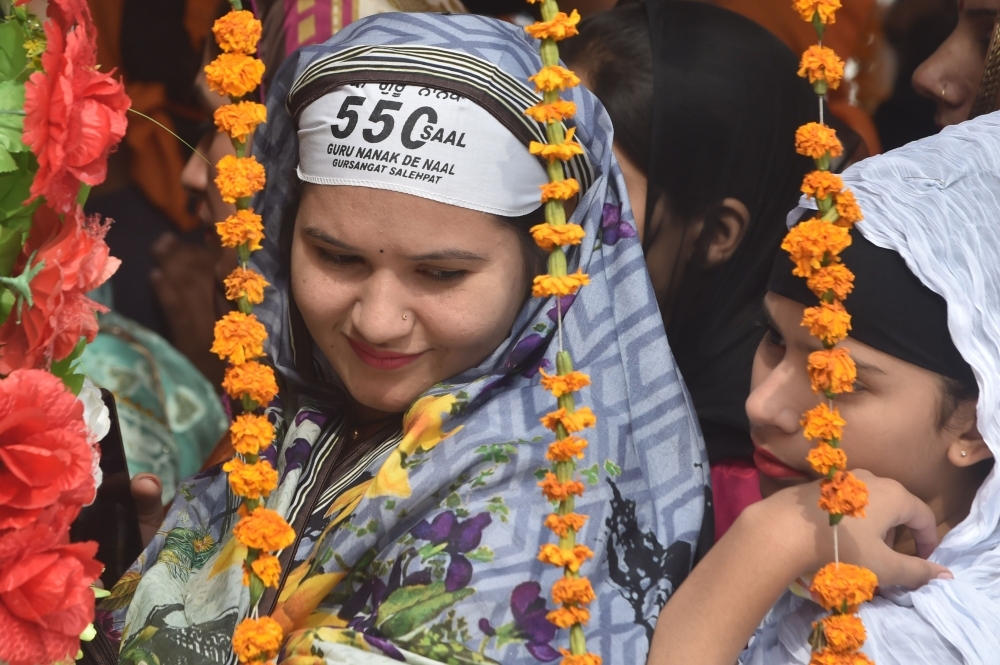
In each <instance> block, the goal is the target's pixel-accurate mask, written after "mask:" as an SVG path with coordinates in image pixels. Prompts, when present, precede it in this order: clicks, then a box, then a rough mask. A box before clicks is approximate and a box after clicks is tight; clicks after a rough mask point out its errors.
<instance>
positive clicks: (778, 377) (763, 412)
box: [746, 361, 815, 434]
mask: <svg viewBox="0 0 1000 665" xmlns="http://www.w3.org/2000/svg"><path fill="white" fill-rule="evenodd" d="M799 374H802V368H795V367H792V366H791V364H790V363H789V362H787V361H783V362H781V363H779V364H778V365H777V366H776V367H775V368H774V369H773V370H771V372H770V373H769V374H768V375H767V376H766V377H765V378H764V380H763V381H761V382H760V383H759V384H758V385H757V386H756V387H754V389H753V390H752V391H750V396H749V397H747V401H746V411H747V418H748V419H749V420H750V423H751V424H752V425H754V426H757V427H777V428H778V429H780V430H781V431H782V432H785V433H787V434H794V433H795V432H797V431H798V430H799V427H800V425H799V420H800V419H801V417H802V414H803V413H804V412H805V411H806V410H807V409H808V408H810V406H812V404H809V403H807V402H805V401H803V399H802V396H803V395H811V394H812V391H811V390H810V387H809V381H808V379H805V380H804V381H803V379H802V378H801V377H800V376H799ZM814 401H815V400H814Z"/></svg>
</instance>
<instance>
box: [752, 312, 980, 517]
mask: <svg viewBox="0 0 1000 665" xmlns="http://www.w3.org/2000/svg"><path fill="white" fill-rule="evenodd" d="M764 306H765V309H766V311H767V315H768V329H767V332H766V334H765V335H764V339H763V340H762V341H761V343H760V346H759V347H758V348H757V354H756V356H755V357H754V364H753V375H752V380H751V392H750V397H749V398H748V399H747V404H746V408H747V416H748V417H749V419H750V436H751V438H752V439H753V444H754V447H755V448H756V452H755V453H754V462H755V464H756V465H757V468H758V469H759V470H760V473H761V482H760V485H761V492H762V494H763V495H764V496H768V495H770V494H772V493H774V492H776V491H777V490H779V489H781V488H783V487H788V486H790V485H796V484H799V483H803V482H807V481H810V480H815V479H816V478H818V477H819V476H818V474H816V473H815V472H813V471H812V469H811V468H810V466H809V463H808V462H806V454H807V453H808V452H809V449H810V448H811V447H812V446H813V445H814V444H812V443H810V442H809V441H807V440H806V438H805V437H804V436H803V435H802V427H801V425H800V424H799V421H800V420H801V418H802V414H803V413H804V412H805V411H806V410H807V409H810V408H812V407H814V406H816V405H817V404H819V402H820V396H818V395H816V394H814V393H813V392H812V390H811V388H810V384H809V375H808V373H807V371H806V367H807V364H808V363H807V359H808V356H809V354H810V353H811V352H813V351H817V350H819V349H821V348H822V345H821V343H820V342H819V340H817V339H816V338H815V337H813V336H812V335H810V334H809V331H808V329H807V328H804V327H802V326H801V325H800V321H801V320H802V312H803V310H804V308H805V307H804V306H803V305H801V304H799V303H797V302H795V301H793V300H790V299H788V298H785V297H782V296H779V295H777V294H775V293H770V292H769V293H768V294H767V296H766V297H765V298H764ZM843 345H844V346H845V347H846V348H848V349H849V350H850V352H851V357H852V358H853V359H854V361H855V363H856V364H857V367H858V379H857V383H856V385H855V388H854V392H853V393H846V394H843V395H838V396H837V399H836V401H835V405H836V407H837V408H838V409H839V410H840V413H841V416H843V418H844V420H846V421H847V426H846V427H845V428H844V438H843V440H842V441H841V446H842V447H843V449H844V451H845V452H846V453H847V459H848V466H849V467H850V468H859V469H867V470H868V471H871V472H872V473H874V474H875V475H877V476H882V477H886V478H892V479H894V480H897V481H898V482H900V483H901V484H902V485H903V486H905V487H906V488H907V489H908V490H909V491H910V492H912V493H913V494H915V495H917V496H918V497H920V498H921V499H923V500H924V501H925V502H927V503H928V504H930V505H931V507H932V508H935V510H936V511H938V512H939V515H943V516H947V515H950V514H951V513H952V512H954V510H955V509H956V508H954V507H953V506H951V505H950V504H951V503H952V502H953V501H954V500H955V498H954V497H953V495H954V494H955V492H954V489H953V488H955V487H960V486H961V485H962V482H961V479H960V475H961V474H962V473H963V472H964V471H968V470H969V469H968V468H967V467H969V466H970V465H971V464H973V463H974V462H976V461H980V460H981V459H983V458H984V457H988V455H989V453H988V450H986V449H985V446H984V445H982V440H981V438H978V439H977V438H976V436H977V434H978V433H976V432H975V409H974V404H972V405H971V407H970V404H969V403H963V404H962V405H961V406H960V407H959V408H958V410H957V411H956V415H955V416H953V418H952V424H954V423H956V422H957V421H958V420H964V423H959V426H955V427H951V426H948V427H944V428H941V427H939V424H940V422H939V420H940V414H941V406H942V405H941V400H942V387H941V379H940V377H939V375H937V374H935V373H934V372H931V371H928V370H925V369H923V368H920V367H917V366H916V365H912V364H910V363H908V362H905V361H903V360H900V359H898V358H895V357H893V356H890V355H888V354H886V353H883V352H881V351H876V350H875V349H873V348H872V347H870V346H868V345H866V344H862V343H860V342H858V341H856V340H853V339H850V338H848V339H847V340H845V341H844V342H843ZM960 416H964V418H961V417H960ZM956 419H957V420H956ZM970 431H971V432H972V433H973V434H972V435H971V439H974V440H970ZM963 450H964V451H966V455H965V456H962V455H961V452H962V451H963ZM956 483H957V484H956ZM966 484H967V483H966ZM972 491H973V492H974V491H975V488H974V487H973V488H972Z"/></svg>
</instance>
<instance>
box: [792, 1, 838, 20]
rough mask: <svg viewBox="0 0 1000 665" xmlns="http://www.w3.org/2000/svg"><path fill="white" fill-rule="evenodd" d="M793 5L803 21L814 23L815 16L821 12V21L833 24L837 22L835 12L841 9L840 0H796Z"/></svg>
mask: <svg viewBox="0 0 1000 665" xmlns="http://www.w3.org/2000/svg"><path fill="white" fill-rule="evenodd" d="M793 6H794V7H795V11H797V12H798V13H799V16H801V17H802V20H803V21H808V22H810V23H812V20H813V16H814V15H815V14H819V22H820V23H822V24H823V25H833V24H834V23H836V22H837V20H836V16H835V14H836V12H837V10H838V9H840V0H795V1H794V3H793Z"/></svg>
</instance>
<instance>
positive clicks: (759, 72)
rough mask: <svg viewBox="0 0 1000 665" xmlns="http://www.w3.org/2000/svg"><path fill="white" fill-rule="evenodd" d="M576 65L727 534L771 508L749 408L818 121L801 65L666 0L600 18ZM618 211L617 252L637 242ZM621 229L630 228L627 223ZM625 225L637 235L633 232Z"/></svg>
mask: <svg viewBox="0 0 1000 665" xmlns="http://www.w3.org/2000/svg"><path fill="white" fill-rule="evenodd" d="M579 29H580V35H579V36H577V37H574V38H573V39H570V40H567V41H566V42H564V43H563V44H562V45H561V46H562V49H561V50H562V54H563V59H564V60H565V61H566V63H567V64H568V65H569V66H570V67H571V68H572V69H573V70H574V71H575V72H576V73H577V74H578V75H579V76H580V78H581V80H582V81H583V84H584V85H585V86H587V87H588V88H589V89H590V90H591V91H592V92H593V93H594V94H595V95H596V96H597V97H598V99H600V100H601V102H602V103H603V104H604V107H605V109H606V110H607V111H608V115H609V116H611V121H612V123H613V125H614V128H615V141H614V151H615V155H616V157H617V159H618V163H619V164H620V166H621V168H622V173H623V176H624V178H625V184H626V187H627V190H628V194H629V200H630V202H631V205H632V211H633V214H634V216H635V219H636V221H637V226H638V234H639V238H640V239H641V240H642V246H643V250H644V253H645V257H646V266H647V268H648V269H649V274H650V277H651V279H652V282H653V290H654V291H655V293H656V298H657V303H658V305H659V308H660V314H661V315H662V317H663V323H664V325H665V327H666V331H667V338H668V340H669V341H670V348H671V351H672V352H673V355H674V357H675V358H676V361H677V365H678V367H679V368H680V370H681V374H682V376H683V378H684V383H685V385H686V386H687V388H688V390H689V391H690V393H691V398H692V400H693V401H694V405H695V410H696V412H697V414H698V420H699V422H700V424H701V429H702V433H703V435H704V437H705V445H706V448H707V449H708V457H709V462H710V463H711V464H712V484H713V492H714V493H715V497H714V498H715V507H716V534H718V535H721V533H722V532H723V531H725V529H726V528H727V527H728V525H729V524H730V523H731V522H732V521H733V519H735V517H736V515H738V514H739V511H740V510H741V509H742V508H743V507H744V506H745V505H747V504H748V503H751V502H753V501H754V500H758V499H759V498H760V493H759V489H758V485H757V475H756V470H755V468H754V467H753V465H752V463H751V461H750V460H751V457H752V454H753V445H752V443H751V441H750V436H749V424H748V422H747V418H746V411H745V408H744V402H745V401H746V398H747V395H749V392H750V370H751V365H752V361H753V355H754V350H755V349H756V347H757V345H758V343H759V342H760V339H761V335H762V334H763V328H762V327H761V325H760V322H759V319H760V315H761V311H762V309H761V308H762V299H763V297H764V292H765V290H766V285H767V278H768V275H769V274H770V270H771V264H772V262H773V260H774V256H775V254H776V253H777V251H778V247H779V245H780V243H781V239H782V237H783V236H784V234H785V232H786V227H785V215H786V213H787V212H788V210H790V209H792V208H794V207H795V204H796V202H797V201H798V199H799V194H800V192H799V185H800V183H801V182H802V177H803V176H804V175H805V174H806V172H807V171H808V170H809V169H810V162H809V160H807V159H806V158H804V157H801V156H799V155H796V154H795V151H794V149H793V145H794V136H795V130H796V129H797V128H798V127H799V126H800V125H803V124H805V123H807V122H809V121H814V120H817V119H818V113H819V111H818V107H817V105H816V99H815V95H814V93H813V92H812V89H811V88H810V86H809V85H808V84H807V83H806V82H805V81H804V80H803V79H801V78H799V77H798V75H797V73H796V71H797V69H798V66H797V65H798V60H797V58H796V56H795V55H794V54H793V53H792V52H791V51H789V50H788V48H787V47H786V46H785V45H784V44H782V43H781V41H779V40H778V39H777V38H775V37H774V36H773V35H772V34H770V33H769V32H768V31H767V30H765V29H764V28H762V27H761V26H759V25H757V24H756V23H754V22H753V21H750V20H748V19H746V18H744V17H742V16H740V15H738V14H736V13H734V12H730V11H727V10H725V9H720V8H718V7H713V6H711V5H708V4H700V3H695V2H676V1H672V0H652V1H651V2H647V3H633V4H628V5H625V6H619V7H616V8H614V9H612V10H609V11H606V12H601V13H597V14H594V15H593V16H591V17H589V18H587V19H584V20H583V21H582V22H581V23H580V26H579ZM620 219H622V218H621V216H620V211H610V212H606V213H605V220H604V224H603V226H604V228H605V231H604V237H603V240H604V242H609V243H614V242H616V240H617V238H618V237H619V236H628V235H629V234H633V235H634V234H635V231H633V230H632V229H631V227H630V226H628V225H627V224H623V223H620ZM616 222H618V223H616ZM625 227H627V228H625Z"/></svg>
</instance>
